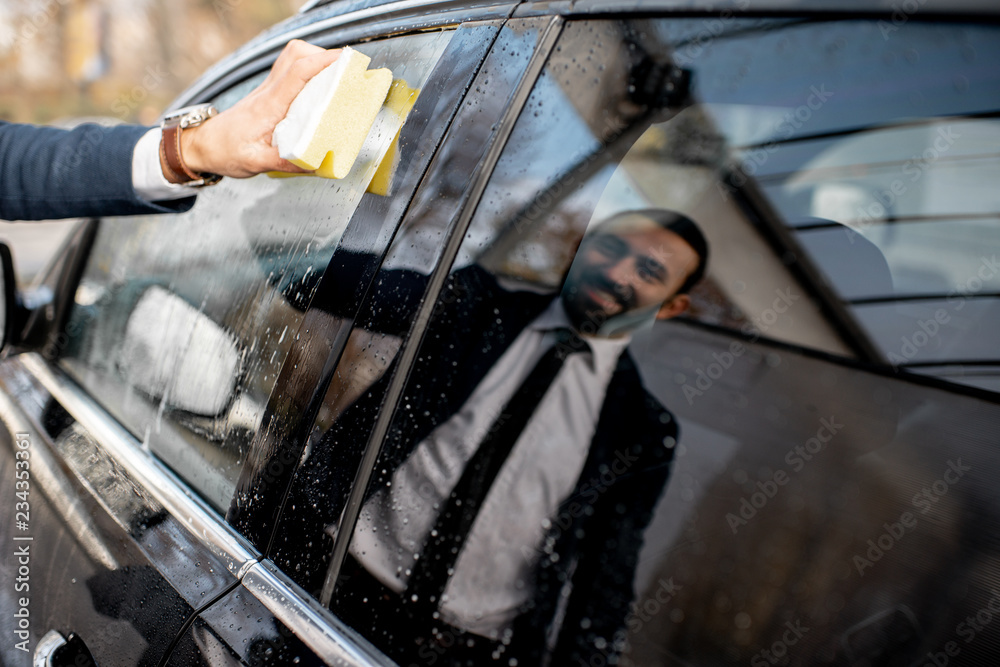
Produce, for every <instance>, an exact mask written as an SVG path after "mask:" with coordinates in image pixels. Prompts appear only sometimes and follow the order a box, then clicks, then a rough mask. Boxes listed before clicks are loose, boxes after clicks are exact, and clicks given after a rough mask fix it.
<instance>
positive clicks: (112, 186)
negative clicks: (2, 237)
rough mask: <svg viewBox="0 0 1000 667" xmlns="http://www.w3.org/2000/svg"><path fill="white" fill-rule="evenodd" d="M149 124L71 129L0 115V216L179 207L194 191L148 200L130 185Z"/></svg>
mask: <svg viewBox="0 0 1000 667" xmlns="http://www.w3.org/2000/svg"><path fill="white" fill-rule="evenodd" d="M148 129H149V128H147V127H141V126H136V125H119V126H117V127H102V126H100V125H93V124H87V125H81V126H79V127H77V128H74V129H73V130H61V129H58V128H53V127H35V126H32V125H18V124H13V123H4V122H2V121H0V219H4V220H46V219H50V218H83V217H102V216H111V215H137V214H142V213H177V212H181V211H186V210H188V209H189V208H191V206H192V205H193V204H194V197H188V198H185V199H179V200H176V201H170V202H163V203H162V204H152V203H150V202H147V201H145V200H143V199H141V198H140V197H139V196H138V195H137V194H136V192H135V188H134V187H133V186H132V151H133V150H134V149H135V145H136V143H137V142H138V141H139V138H140V137H142V135H143V134H145V133H146V131H147V130H148Z"/></svg>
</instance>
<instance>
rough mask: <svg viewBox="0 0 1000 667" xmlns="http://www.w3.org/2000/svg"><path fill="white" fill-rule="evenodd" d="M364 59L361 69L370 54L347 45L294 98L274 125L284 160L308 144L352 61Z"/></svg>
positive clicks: (367, 61) (366, 66) (299, 153)
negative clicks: (286, 111)
mask: <svg viewBox="0 0 1000 667" xmlns="http://www.w3.org/2000/svg"><path fill="white" fill-rule="evenodd" d="M358 59H361V62H363V63H364V67H363V68H362V69H367V68H368V63H370V62H371V58H369V57H368V56H366V55H365V54H363V53H361V52H360V51H355V50H354V49H352V48H351V47H349V46H345V47H344V48H343V50H342V51H341V54H340V57H339V58H337V60H335V61H334V62H333V63H332V64H331V65H329V66H327V67H326V68H325V69H323V71H321V72H320V73H319V74H317V75H316V76H314V77H313V78H311V79H309V81H307V82H306V85H305V87H303V88H302V90H301V92H299V94H298V95H297V96H296V97H295V99H294V100H292V104H291V106H290V107H288V113H287V114H285V118H284V119H283V120H282V121H281V122H280V123H278V125H277V126H276V127H275V128H274V136H273V137H272V140H271V144H272V145H273V146H276V147H277V148H278V154H279V155H280V156H281V157H282V158H283V159H285V160H294V159H296V158H298V157H299V156H301V155H302V154H304V153H305V152H306V150H308V148H309V144H310V142H311V141H312V138H313V135H314V134H315V133H316V128H317V126H319V123H320V120H321V119H322V118H323V113H324V112H325V111H326V108H327V107H328V106H330V101H331V100H332V99H333V96H334V95H335V94H336V93H337V87H338V86H339V85H340V82H341V80H342V79H343V78H344V73H345V72H346V71H347V70H348V68H349V67H350V66H351V64H352V63H353V62H354V61H355V60H358Z"/></svg>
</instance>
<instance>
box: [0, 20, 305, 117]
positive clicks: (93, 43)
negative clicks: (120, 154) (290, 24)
mask: <svg viewBox="0 0 1000 667" xmlns="http://www.w3.org/2000/svg"><path fill="white" fill-rule="evenodd" d="M304 2H305V0H0V119H4V120H12V121H19V122H34V123H47V122H52V121H56V120H59V119H62V118H65V117H73V116H84V115H86V116H91V115H96V116H108V117H112V118H116V119H118V120H122V121H126V122H143V123H153V122H155V120H156V118H157V116H158V115H159V114H160V112H162V110H163V109H164V108H165V107H166V105H167V104H169V103H170V101H171V100H172V99H173V98H174V97H176V96H177V95H178V94H179V93H180V92H181V91H183V90H184V89H185V88H186V87H187V86H188V85H190V84H191V83H192V82H193V81H194V80H195V79H196V78H197V77H198V75H200V74H201V73H202V72H203V71H204V70H205V69H206V68H207V67H209V66H210V65H211V64H212V63H214V62H216V61H218V60H219V59H221V58H222V57H224V56H225V55H226V54H227V53H229V52H231V51H233V50H234V49H235V48H236V47H238V46H239V45H240V44H242V43H244V42H246V41H247V40H248V39H250V38H251V37H253V36H254V35H256V34H257V33H259V32H260V31H261V30H263V29H264V28H267V27H269V26H271V25H273V24H275V23H277V22H278V21H281V20H282V19H284V18H287V17H288V16H291V15H292V14H293V13H294V12H295V11H296V10H297V9H298V8H299V7H300V6H301V5H302V4H304Z"/></svg>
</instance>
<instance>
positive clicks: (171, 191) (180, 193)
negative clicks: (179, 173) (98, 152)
mask: <svg viewBox="0 0 1000 667" xmlns="http://www.w3.org/2000/svg"><path fill="white" fill-rule="evenodd" d="M132 187H134V188H135V192H136V194H137V195H139V197H141V198H142V199H145V200H146V201H148V202H154V201H166V200H170V199H183V198H184V197H193V196H194V195H196V194H198V189H197V188H192V187H190V186H187V185H176V184H174V183H171V182H169V181H168V180H167V179H166V178H165V177H164V176H163V169H162V168H161V167H160V128H158V127H154V128H153V129H151V130H150V131H149V132H147V133H146V134H144V135H142V138H141V139H139V143H137V144H136V145H135V150H134V151H133V152H132Z"/></svg>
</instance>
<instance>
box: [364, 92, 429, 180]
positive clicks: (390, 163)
mask: <svg viewBox="0 0 1000 667" xmlns="http://www.w3.org/2000/svg"><path fill="white" fill-rule="evenodd" d="M417 93H418V91H417V90H416V89H415V88H410V86H408V85H407V84H406V81H403V80H402V79H396V80H395V81H393V82H392V88H390V89H389V96H388V97H387V98H386V100H385V108H386V109H388V110H389V111H391V112H392V113H394V114H395V115H396V119H395V121H396V123H395V124H396V127H397V129H396V135H395V136H394V137H393V138H392V143H391V144H390V145H389V148H388V150H387V151H386V153H385V155H383V156H382V160H381V161H380V162H379V165H378V169H376V170H375V175H374V176H372V181H371V183H369V184H368V192H372V193H375V194H377V195H383V196H385V195H387V194H389V190H390V188H391V187H392V177H393V174H395V173H396V167H397V166H398V164H399V134H400V132H402V131H403V123H404V122H405V121H406V117H407V116H408V115H409V113H410V110H411V109H412V108H413V105H414V103H416V101H417Z"/></svg>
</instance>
